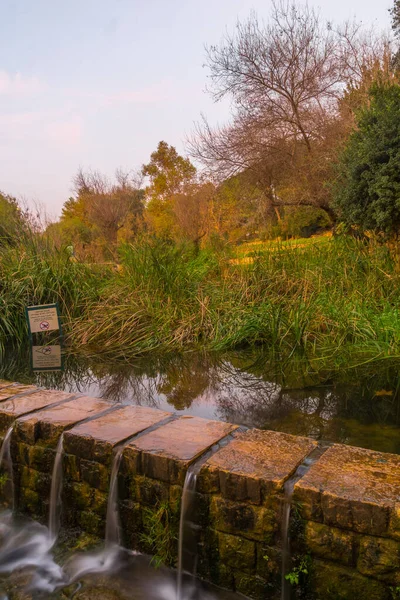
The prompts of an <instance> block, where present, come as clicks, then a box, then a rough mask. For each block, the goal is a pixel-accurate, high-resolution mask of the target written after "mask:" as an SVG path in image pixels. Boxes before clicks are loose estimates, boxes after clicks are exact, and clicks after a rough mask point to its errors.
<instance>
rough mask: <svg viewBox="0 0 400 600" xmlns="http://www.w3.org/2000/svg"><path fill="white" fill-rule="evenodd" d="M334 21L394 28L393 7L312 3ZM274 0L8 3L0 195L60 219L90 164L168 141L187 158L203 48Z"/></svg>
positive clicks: (218, 113) (140, 158)
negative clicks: (79, 176)
mask: <svg viewBox="0 0 400 600" xmlns="http://www.w3.org/2000/svg"><path fill="white" fill-rule="evenodd" d="M309 4H310V5H311V6H315V7H320V9H321V14H322V15H323V17H324V18H326V19H329V20H334V21H336V22H339V21H343V20H345V19H347V18H350V17H354V16H355V17H356V18H357V19H358V20H362V21H364V22H365V23H367V24H371V23H376V25H377V27H379V28H388V27H389V15H388V12H387V9H388V8H389V7H390V6H391V4H392V2H391V0H374V1H373V0H336V1H333V0H309ZM270 9H271V0H201V1H199V0H197V1H194V0H0V190H3V191H5V192H7V193H10V194H14V195H17V196H19V197H24V198H25V199H26V200H27V201H29V202H30V203H32V202H39V203H43V204H44V205H45V207H46V209H47V210H48V212H49V214H50V215H51V216H57V215H59V214H60V211H61V207H62V204H63V202H64V201H65V200H66V199H67V198H68V196H69V195H70V193H71V179H72V177H73V175H74V173H75V172H76V171H77V169H78V167H79V166H82V167H84V168H86V167H91V168H96V169H99V170H100V171H103V172H105V173H107V174H110V175H111V174H112V173H113V172H114V170H115V168H117V167H123V168H127V169H135V168H138V167H140V165H141V164H142V163H143V162H146V161H147V160H148V158H149V155H150V153H151V152H152V151H153V150H154V149H155V147H156V146H157V143H158V142H159V141H160V140H162V139H163V140H165V141H167V142H168V143H170V144H172V145H174V146H176V147H177V148H178V150H179V151H180V152H183V151H184V146H183V141H184V138H185V134H186V133H188V132H190V130H191V129H192V126H193V122H194V121H196V120H197V119H198V118H199V115H200V113H201V112H204V113H205V114H207V115H208V116H209V117H210V119H211V121H212V122H217V121H219V122H223V121H224V120H225V119H226V118H227V117H228V106H227V105H226V104H225V105H215V104H213V102H212V101H211V99H210V98H209V96H208V95H207V94H206V93H205V92H204V89H205V86H206V76H207V71H206V69H204V68H203V67H202V65H203V62H204V44H212V43H217V42H218V41H219V40H220V39H221V37H222V35H223V33H224V31H225V29H228V30H232V29H233V27H234V25H235V23H236V21H237V19H238V18H239V19H243V18H245V17H247V16H248V15H249V13H250V12H251V10H255V11H256V12H257V13H258V15H259V16H260V17H262V18H267V17H268V14H269V12H270Z"/></svg>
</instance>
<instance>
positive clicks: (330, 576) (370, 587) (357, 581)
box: [311, 560, 390, 600]
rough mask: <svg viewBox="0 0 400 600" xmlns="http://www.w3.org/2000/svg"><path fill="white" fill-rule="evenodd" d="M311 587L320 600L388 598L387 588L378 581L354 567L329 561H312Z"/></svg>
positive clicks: (386, 599) (376, 599) (387, 599)
mask: <svg viewBox="0 0 400 600" xmlns="http://www.w3.org/2000/svg"><path fill="white" fill-rule="evenodd" d="M312 573H313V575H312V582H311V587H312V589H313V591H314V593H315V595H316V597H317V598H321V600H322V599H323V600H358V599H361V600H362V599H365V600H389V598H390V595H389V590H388V589H387V587H386V586H385V585H384V584H383V583H381V582H380V581H376V580H374V579H371V578H370V577H365V576H364V575H361V574H359V573H357V571H355V570H354V569H350V568H348V567H344V566H341V565H336V564H334V563H331V562H325V561H319V560H314V561H313V569H312Z"/></svg>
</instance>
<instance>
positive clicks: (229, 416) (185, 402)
mask: <svg viewBox="0 0 400 600" xmlns="http://www.w3.org/2000/svg"><path fill="white" fill-rule="evenodd" d="M25 360H26V359H25V358H24V357H22V356H19V357H16V356H15V355H14V354H11V353H10V354H9V355H8V356H7V357H5V360H4V361H3V362H2V364H1V366H0V378H4V379H12V380H18V381H21V382H36V383H37V384H38V385H40V386H43V387H48V388H56V389H61V390H66V391H70V392H82V393H85V394H88V395H92V396H100V397H104V398H109V399H111V400H112V401H114V402H120V403H123V404H139V405H143V406H152V407H156V408H161V409H164V410H171V409H173V410H175V411H177V412H179V413H180V414H193V415H197V416H202V417H207V418H213V419H221V420H226V421H230V422H234V423H237V424H241V425H246V426H248V427H260V428H266V429H275V430H279V431H286V432H288V433H294V434H298V435H307V436H311V437H314V438H316V439H324V440H328V441H335V442H342V443H348V444H353V445H359V446H362V447H367V448H372V449H376V450H382V451H387V452H395V453H400V394H399V389H400V385H399V384H400V375H399V368H398V363H396V362H392V363H384V364H382V363H381V364H375V365H372V366H371V365H370V366H368V368H363V369H361V368H359V369H352V370H351V371H348V372H346V371H340V372H323V371H318V369H317V368H315V367H314V365H312V364H310V363H307V362H305V361H300V360H292V361H290V362H288V363H282V362H279V361H276V360H275V361H271V360H269V359H268V357H267V356H266V354H265V353H263V352H261V351H257V352H255V351H254V352H232V353H228V354H224V355H221V354H218V355H216V354H200V353H198V354H187V355H174V356H168V357H165V356H164V357H157V356H156V357H153V358H152V359H150V358H149V357H146V358H143V359H138V360H136V361H135V362H132V363H129V364H125V363H117V362H115V363H112V362H109V361H107V362H103V361H102V360H101V358H100V357H99V358H98V359H97V360H93V359H91V360H90V361H89V360H87V359H85V358H84V357H77V356H71V355H69V356H66V358H65V365H64V371H63V372H47V373H46V372H42V373H32V371H31V369H30V368H29V363H27V362H26V361H25Z"/></svg>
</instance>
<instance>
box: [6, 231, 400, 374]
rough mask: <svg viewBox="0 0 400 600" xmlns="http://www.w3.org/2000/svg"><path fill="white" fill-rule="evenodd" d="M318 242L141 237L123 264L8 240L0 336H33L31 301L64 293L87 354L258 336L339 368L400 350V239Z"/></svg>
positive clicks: (237, 342) (71, 338)
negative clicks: (206, 246) (230, 244)
mask: <svg viewBox="0 0 400 600" xmlns="http://www.w3.org/2000/svg"><path fill="white" fill-rule="evenodd" d="M312 240H314V241H310V242H307V243H304V244H303V243H301V244H299V243H298V244H297V245H294V244H290V245H288V244H283V243H281V244H280V243H277V244H273V245H268V244H262V245H261V246H262V249H261V250H258V251H254V250H251V248H254V247H257V246H256V245H254V244H253V245H252V246H250V247H249V246H248V245H247V248H245V249H243V248H242V249H240V250H239V252H242V253H245V252H247V253H248V252H249V251H250V252H252V254H253V256H252V258H253V262H251V263H250V264H246V263H244V264H242V263H240V262H239V263H238V264H235V263H232V258H235V255H234V253H233V252H231V253H230V254H227V253H215V252H211V251H208V250H203V251H201V252H200V253H197V254H196V253H195V252H194V250H193V249H192V248H190V247H187V246H184V247H177V246H172V245H168V244H163V243H161V242H158V243H148V242H147V243H145V242H142V243H138V244H136V245H131V246H126V247H124V248H121V250H120V263H121V268H120V269H119V270H118V271H116V270H113V269H112V268H111V267H110V266H107V265H105V266H101V267H100V266H98V265H97V266H96V265H84V264H80V263H72V262H70V260H69V257H68V255H67V254H65V253H63V252H62V251H57V250H55V249H54V248H49V247H47V246H46V244H45V243H44V242H41V243H38V242H35V243H33V242H31V243H29V244H26V243H25V244H22V245H21V247H19V248H14V249H10V248H8V249H3V250H2V251H1V254H0V345H1V346H3V347H5V345H6V344H7V343H8V342H11V341H15V342H17V343H19V344H20V343H22V342H23V341H24V340H26V336H27V332H26V324H25V316H24V309H25V306H27V305H30V304H41V303H47V302H54V301H59V302H60V305H61V312H62V315H63V319H64V329H65V331H66V334H67V340H68V343H69V344H70V345H71V347H72V348H73V349H74V350H76V351H81V350H82V349H85V351H86V352H87V353H89V354H97V353H99V352H100V353H102V354H103V355H110V356H113V357H115V358H124V359H127V358H130V357H132V356H136V355H139V354H145V353H148V352H165V351H171V350H172V351H182V350H188V349H195V348H196V349H198V348H206V349H208V350H210V349H211V350H228V349H234V348H242V347H248V346H250V347H251V346H254V345H260V344H262V345H264V346H266V347H267V348H269V349H270V351H271V352H272V353H275V354H280V355H282V356H284V357H286V358H287V357H290V356H293V355H294V354H304V355H307V356H308V357H313V358H314V359H315V360H316V361H319V360H320V361H321V364H322V363H326V362H327V361H328V362H329V361H333V362H334V363H335V365H336V366H338V365H339V366H340V365H341V364H343V366H347V365H348V363H349V360H350V359H351V360H352V361H353V362H356V363H363V362H368V361H372V360H375V359H378V358H379V359H382V358H387V357H397V356H400V303H399V297H400V268H399V264H400V263H399V260H398V258H399V256H398V250H397V248H396V247H395V248H388V247H387V246H385V245H380V244H378V243H376V242H374V241H371V240H369V241H360V240H355V239H353V238H351V237H345V236H343V237H338V238H332V239H329V238H323V241H320V240H318V241H315V238H312ZM242 255H243V256H244V254H242ZM236 257H237V255H236ZM349 357H350V358H349Z"/></svg>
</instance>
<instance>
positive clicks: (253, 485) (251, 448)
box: [199, 429, 317, 504]
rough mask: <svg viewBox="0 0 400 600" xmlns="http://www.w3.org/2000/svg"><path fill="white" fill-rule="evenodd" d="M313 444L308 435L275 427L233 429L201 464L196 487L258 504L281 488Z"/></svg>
mask: <svg viewBox="0 0 400 600" xmlns="http://www.w3.org/2000/svg"><path fill="white" fill-rule="evenodd" d="M316 446H317V443H316V442H314V441H313V440H310V439H309V438H302V437H296V436H293V435H289V434H286V433H277V432H275V431H260V430H258V429H251V430H248V431H246V432H245V433H236V434H235V435H234V439H233V441H232V442H231V443H230V444H228V445H227V446H225V447H224V448H221V449H220V450H219V451H218V452H216V453H215V454H214V455H213V456H212V457H211V458H210V459H209V460H208V461H207V462H206V464H205V465H204V466H203V468H202V470H201V473H200V477H199V490H200V491H203V492H206V493H207V492H208V493H213V492H219V491H220V492H221V494H222V495H223V496H224V497H225V498H227V499H229V500H234V501H244V500H247V501H249V502H251V503H252V504H260V503H261V502H262V501H265V500H266V498H267V497H268V496H270V495H271V494H273V493H277V492H281V491H282V490H283V485H284V483H285V481H286V480H287V479H288V478H289V477H290V476H291V475H292V473H294V471H295V470H296V468H297V467H298V466H299V465H300V464H301V462H302V461H303V460H304V459H305V457H306V456H307V455H308V454H309V453H310V452H311V451H312V450H313V449H314V448H315V447H316Z"/></svg>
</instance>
